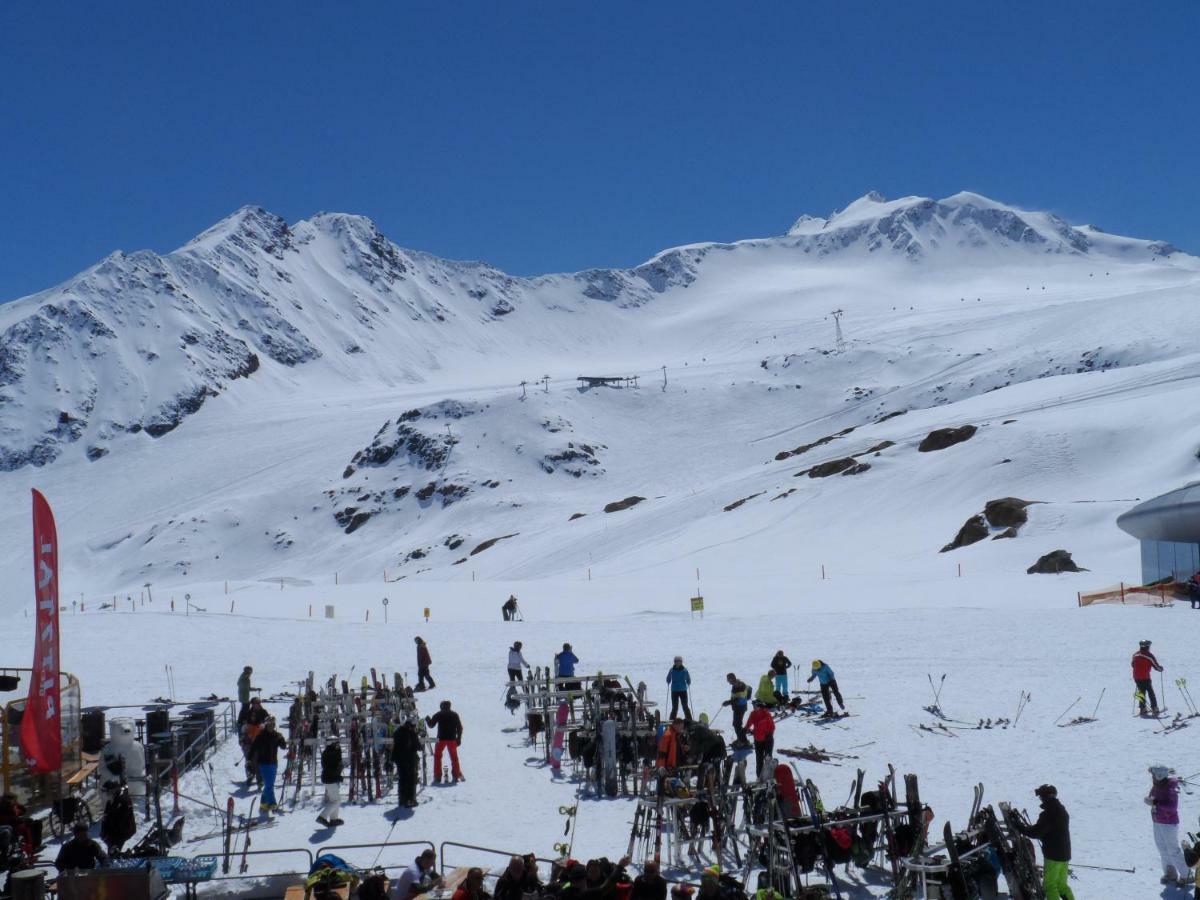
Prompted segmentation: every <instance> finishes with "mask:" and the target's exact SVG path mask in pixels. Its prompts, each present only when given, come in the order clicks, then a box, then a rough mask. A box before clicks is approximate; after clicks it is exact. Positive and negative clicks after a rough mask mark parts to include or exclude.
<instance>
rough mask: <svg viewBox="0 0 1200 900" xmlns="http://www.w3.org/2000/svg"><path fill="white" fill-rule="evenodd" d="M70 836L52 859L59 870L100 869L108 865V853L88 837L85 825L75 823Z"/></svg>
mask: <svg viewBox="0 0 1200 900" xmlns="http://www.w3.org/2000/svg"><path fill="white" fill-rule="evenodd" d="M72 835H73V836H72V838H71V840H69V841H67V842H66V843H65V844H63V845H62V849H60V850H59V851H58V856H57V858H55V860H54V865H55V868H57V869H58V871H60V872H66V871H68V870H70V869H102V868H104V867H105V866H107V865H108V854H107V853H105V852H104V849H103V848H102V847H101V846H100V845H99V844H98V843H96V842H95V841H93V840H92V839H91V838H90V837H88V827H87V826H86V825H76V826H75V828H74V829H72Z"/></svg>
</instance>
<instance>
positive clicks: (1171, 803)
mask: <svg viewBox="0 0 1200 900" xmlns="http://www.w3.org/2000/svg"><path fill="white" fill-rule="evenodd" d="M1150 778H1151V784H1150V793H1149V794H1147V795H1146V805H1147V806H1149V807H1150V819H1151V821H1153V823H1154V844H1155V846H1157V847H1158V856H1159V859H1160V860H1161V861H1162V870H1163V877H1162V883H1163V884H1180V885H1183V884H1187V883H1188V882H1189V881H1190V879H1189V878H1188V867H1187V863H1186V862H1184V859H1183V851H1182V850H1181V849H1180V847H1179V779H1178V778H1173V777H1172V773H1171V770H1170V769H1168V768H1167V767H1166V766H1151V767H1150Z"/></svg>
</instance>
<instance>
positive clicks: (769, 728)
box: [746, 698, 775, 781]
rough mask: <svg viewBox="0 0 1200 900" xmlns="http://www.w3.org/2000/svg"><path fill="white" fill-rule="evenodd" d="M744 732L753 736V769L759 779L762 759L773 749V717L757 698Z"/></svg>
mask: <svg viewBox="0 0 1200 900" xmlns="http://www.w3.org/2000/svg"><path fill="white" fill-rule="evenodd" d="M746 732H747V733H748V734H749V735H750V736H751V737H753V738H754V771H755V772H756V773H757V774H758V778H759V780H760V781H761V780H762V777H763V760H765V759H766V758H767V757H768V756H770V755H771V753H772V752H773V751H774V750H775V717H774V716H772V715H771V710H770V709H769V708H768V707H767V704H765V703H763V701H761V700H759V699H757V698H756V699H755V701H754V712H752V713H750V718H748V719H747V720H746Z"/></svg>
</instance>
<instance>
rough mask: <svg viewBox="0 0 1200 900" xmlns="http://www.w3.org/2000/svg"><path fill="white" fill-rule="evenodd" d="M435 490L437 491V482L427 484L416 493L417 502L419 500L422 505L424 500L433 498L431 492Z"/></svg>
mask: <svg viewBox="0 0 1200 900" xmlns="http://www.w3.org/2000/svg"><path fill="white" fill-rule="evenodd" d="M436 490H437V482H436V481H431V482H429V484H427V485H425V487H423V488H421V489H420V490H419V491H417V494H416V497H417V499H418V500H420V501H421V502H422V503H424V502H425V501H426V500H428V499H429V498H430V497H432V496H433V492H434V491H436Z"/></svg>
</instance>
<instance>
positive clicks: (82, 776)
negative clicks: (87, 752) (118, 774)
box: [65, 761, 99, 787]
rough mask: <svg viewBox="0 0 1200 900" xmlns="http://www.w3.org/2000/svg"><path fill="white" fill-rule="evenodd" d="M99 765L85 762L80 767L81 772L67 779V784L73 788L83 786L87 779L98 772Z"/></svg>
mask: <svg viewBox="0 0 1200 900" xmlns="http://www.w3.org/2000/svg"><path fill="white" fill-rule="evenodd" d="M98 765H99V764H98V763H95V762H90V761H89V762H85V763H84V764H83V765H81V766H80V767H79V771H77V772H75V773H74V774H73V775H71V776H70V777H69V778H67V780H66V782H65V783H66V784H69V785H71V786H72V787H74V786H75V785H79V784H83V782H84V781H85V780H86V779H87V777H88V776H89V775H91V774H92V773H93V772H95V771H96V769H97V767H98Z"/></svg>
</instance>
